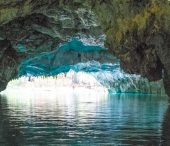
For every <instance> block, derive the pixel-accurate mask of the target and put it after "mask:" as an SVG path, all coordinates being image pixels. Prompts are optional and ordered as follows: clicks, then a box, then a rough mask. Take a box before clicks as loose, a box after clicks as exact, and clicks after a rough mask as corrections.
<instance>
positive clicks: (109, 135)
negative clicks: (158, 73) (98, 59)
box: [0, 92, 168, 146]
mask: <svg viewBox="0 0 170 146" xmlns="http://www.w3.org/2000/svg"><path fill="white" fill-rule="evenodd" d="M29 96H30V95H29ZM29 96H28V95H27V96H25V97H24V96H9V97H0V145H2V146H6V145H7V146H8V145H9V146H15V145H17V146H47V145H50V146H55V145H61V144H62V145H69V146H70V145H74V146H75V145H144V146H145V145H149V146H150V145H154V146H157V145H160V144H161V141H162V140H161V137H162V133H163V132H162V130H161V129H162V123H163V120H164V114H165V112H166V110H167V108H168V102H167V98H166V97H160V96H153V95H134V94H120V95H115V94H113V95H109V96H106V95H102V96H99V95H97V96H95V95H94V94H92V95H91V93H86V94H85V93H84V94H80V95H77V94H74V93H73V94H68V95H66V96H62V94H61V95H60V96H53V95H52V94H49V93H48V92H47V93H46V94H45V93H42V94H41V93H40V94H37V93H34V96H30V97H29Z"/></svg>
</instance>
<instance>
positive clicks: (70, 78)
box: [1, 38, 165, 95]
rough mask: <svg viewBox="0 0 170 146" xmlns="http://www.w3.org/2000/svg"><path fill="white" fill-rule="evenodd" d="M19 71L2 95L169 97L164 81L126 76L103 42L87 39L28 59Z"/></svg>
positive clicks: (72, 41)
mask: <svg viewBox="0 0 170 146" xmlns="http://www.w3.org/2000/svg"><path fill="white" fill-rule="evenodd" d="M18 70H19V71H18V78H17V79H15V80H12V81H10V82H9V83H8V85H7V88H6V90H5V91H4V92H1V94H7V93H8V92H14V90H15V91H25V90H27V92H30V91H32V90H36V91H38V92H39V91H51V92H54V91H56V92H63V93H65V92H67V91H68V92H72V91H73V90H74V92H79V91H81V92H82V93H83V92H84V91H85V92H88V91H90V92H91V91H92V92H96V93H102V94H103V93H104V94H108V93H138V94H139V93H145V94H159V95H162V94H165V91H164V88H163V86H162V85H163V83H162V81H158V82H149V81H148V80H147V79H146V78H142V77H141V76H140V75H135V74H127V73H125V72H124V71H123V70H122V69H121V68H120V63H119V60H118V59H117V58H116V57H114V55H112V54H110V52H108V50H107V49H106V48H104V47H103V44H102V43H101V42H97V43H96V42H95V41H92V40H91V39H87V38H83V39H82V38H81V39H80V38H71V39H70V40H69V41H68V42H66V43H64V44H61V45H59V47H57V48H56V49H55V50H54V51H51V52H43V53H41V54H38V55H35V56H31V57H28V58H26V59H24V60H22V62H21V64H20V65H19V69H18ZM24 93H26V91H25V92H24Z"/></svg>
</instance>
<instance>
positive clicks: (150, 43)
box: [0, 0, 170, 96]
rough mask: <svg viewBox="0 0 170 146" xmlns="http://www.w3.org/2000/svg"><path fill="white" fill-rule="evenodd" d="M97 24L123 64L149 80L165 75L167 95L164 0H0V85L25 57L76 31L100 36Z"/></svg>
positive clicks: (169, 27) (168, 19)
mask: <svg viewBox="0 0 170 146" xmlns="http://www.w3.org/2000/svg"><path fill="white" fill-rule="evenodd" d="M93 12H94V13H93ZM94 14H95V15H96V17H97V19H98V20H96V19H95V18H96V17H95V16H94ZM98 21H99V22H100V24H99V23H98ZM100 25H101V27H102V30H103V32H104V33H105V35H106V41H105V46H106V47H107V48H109V51H110V53H113V54H115V55H116V56H117V57H118V58H119V59H120V62H121V67H122V68H123V69H124V70H125V71H126V72H128V73H136V74H141V75H142V76H144V77H147V78H148V79H149V80H151V81H157V80H160V79H163V81H164V85H165V90H166V92H167V94H168V95H169V96H170V58H169V57H170V49H169V48H170V1H168V0H0V84H1V89H0V90H3V89H4V88H5V87H6V84H7V82H8V81H9V80H10V79H12V78H14V77H16V75H17V71H18V70H17V69H18V65H19V63H20V61H21V60H22V59H23V58H25V57H28V56H30V55H35V54H38V53H40V52H44V51H48V50H52V49H54V48H55V47H56V46H57V45H58V44H59V43H61V42H64V41H66V40H67V39H68V38H69V37H71V36H73V35H74V34H76V33H78V32H81V33H84V34H91V35H94V36H98V35H100V34H101V33H102V32H101V27H100Z"/></svg>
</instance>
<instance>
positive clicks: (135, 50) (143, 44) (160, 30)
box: [92, 0, 170, 95]
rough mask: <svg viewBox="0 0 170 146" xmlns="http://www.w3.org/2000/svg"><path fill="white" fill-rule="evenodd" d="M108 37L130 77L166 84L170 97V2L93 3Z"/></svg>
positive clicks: (132, 0) (131, 0)
mask: <svg viewBox="0 0 170 146" xmlns="http://www.w3.org/2000/svg"><path fill="white" fill-rule="evenodd" d="M92 5H93V9H94V11H95V13H96V15H97V16H98V18H99V19H100V22H101V24H102V26H103V29H104V32H105V34H106V36H107V38H106V46H107V47H108V48H109V49H110V50H112V51H113V53H115V54H116V56H118V57H119V58H120V60H121V67H122V68H123V69H124V70H125V71H126V72H128V73H136V74H141V75H142V76H144V77H147V78H148V79H149V80H151V81H156V80H159V79H161V78H163V80H164V85H165V89H166V92H167V93H168V95H170V90H169V89H170V78H169V77H170V59H169V56H170V49H169V48H170V2H169V1H168V0H163V1H159V0H144V1H141V0H122V1H121V0H109V1H98V2H96V1H95V2H92Z"/></svg>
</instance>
